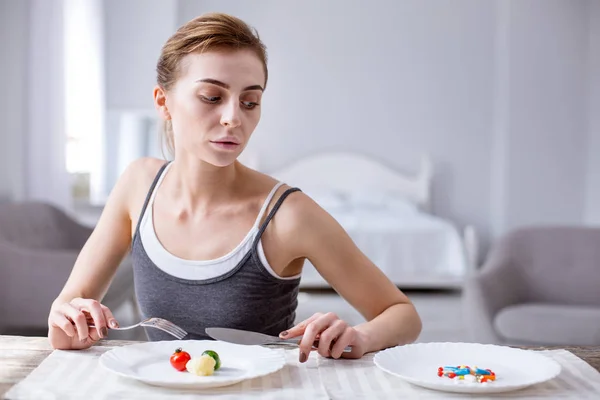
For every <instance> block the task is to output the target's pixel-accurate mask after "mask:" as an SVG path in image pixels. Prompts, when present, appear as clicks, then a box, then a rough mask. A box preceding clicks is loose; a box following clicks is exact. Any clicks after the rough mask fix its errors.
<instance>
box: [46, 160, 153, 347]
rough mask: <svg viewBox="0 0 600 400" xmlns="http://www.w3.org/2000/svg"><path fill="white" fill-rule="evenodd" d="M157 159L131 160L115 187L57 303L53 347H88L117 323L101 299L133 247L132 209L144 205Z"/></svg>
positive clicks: (52, 323)
mask: <svg viewBox="0 0 600 400" xmlns="http://www.w3.org/2000/svg"><path fill="white" fill-rule="evenodd" d="M156 161H158V160H152V159H141V160H138V161H136V162H134V163H132V164H131V165H130V166H129V167H128V168H127V169H126V171H125V172H124V173H123V175H122V176H121V177H120V178H119V180H118V182H117V184H116V185H115V187H114V188H113V190H112V192H111V194H110V196H109V198H108V201H107V203H106V206H105V207H104V210H103V212H102V215H101V217H100V219H99V221H98V224H97V225H96V227H95V229H94V231H93V232H92V234H91V235H90V237H89V239H88V240H87V242H86V243H85V245H84V246H83V248H82V250H81V252H80V253H79V255H78V257H77V260H76V261H75V265H74V266H73V269H72V271H71V274H70V276H69V278H68V280H67V282H66V284H65V286H64V287H63V289H62V291H61V292H60V294H59V295H58V297H57V298H56V300H54V302H53V303H52V307H51V310H50V315H49V318H48V325H49V332H48V335H49V338H50V342H51V344H52V345H53V347H55V348H63V349H65V348H67V349H68V348H86V347H89V346H90V345H91V344H92V343H93V342H94V341H96V340H98V338H100V337H104V336H106V334H107V327H108V326H109V324H110V323H114V324H116V323H117V322H116V321H115V319H114V316H113V315H112V313H111V311H110V310H109V309H108V308H107V307H105V306H104V305H102V304H100V301H101V299H102V297H103V296H104V294H105V293H106V291H107V290H108V287H109V285H110V282H111V280H112V278H113V276H114V274H115V272H116V270H117V268H118V266H119V264H120V262H121V261H122V260H123V257H124V256H125V254H126V252H127V251H128V249H129V246H130V244H131V234H132V228H131V224H132V223H131V217H130V215H131V213H130V210H132V209H134V207H135V208H140V207H141V203H140V204H137V202H139V195H138V193H139V192H140V191H139V189H141V188H140V187H139V186H140V185H141V184H144V183H145V182H146V181H147V178H146V176H147V175H148V171H149V169H151V168H152V167H153V164H156ZM152 169H153V168H152ZM144 186H147V184H145V185H144ZM146 190H147V188H146ZM134 201H135V202H136V204H133V203H134ZM89 318H92V319H93V323H94V325H95V326H96V330H95V331H90V330H89V329H88V327H87V325H88V319H89ZM71 321H72V322H73V323H74V325H73V323H72V322H71Z"/></svg>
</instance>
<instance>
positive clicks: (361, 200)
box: [347, 190, 419, 214]
mask: <svg viewBox="0 0 600 400" xmlns="http://www.w3.org/2000/svg"><path fill="white" fill-rule="evenodd" d="M347 199H348V203H349V205H350V206H351V207H353V208H359V209H376V210H389V211H393V212H394V213H406V214H413V213H417V212H418V211H419V210H418V207H417V206H416V204H414V203H413V202H411V201H410V200H408V199H406V198H404V197H400V196H398V195H395V194H392V193H389V192H385V191H377V190H371V191H359V192H352V193H349V194H348V196H347Z"/></svg>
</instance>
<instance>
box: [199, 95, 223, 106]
mask: <svg viewBox="0 0 600 400" xmlns="http://www.w3.org/2000/svg"><path fill="white" fill-rule="evenodd" d="M201 97H202V100H203V101H205V102H207V103H210V104H216V103H218V102H219V100H221V98H220V97H219V96H201Z"/></svg>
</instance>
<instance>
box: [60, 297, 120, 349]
mask: <svg viewBox="0 0 600 400" xmlns="http://www.w3.org/2000/svg"><path fill="white" fill-rule="evenodd" d="M88 325H94V326H95V327H94V328H90V327H88ZM118 326H119V324H118V322H117V320H116V319H115V317H114V316H113V314H112V312H111V311H110V310H109V309H108V307H106V306H105V305H102V304H100V302H98V301H97V300H93V299H82V298H75V299H73V300H71V301H70V302H66V303H58V304H54V305H53V306H52V308H51V309H50V316H49V317H48V328H49V329H48V338H49V339H50V344H51V345H52V347H53V348H55V349H60V350H79V349H87V348H89V347H91V346H92V345H93V344H94V343H96V342H97V341H98V340H100V339H101V338H105V337H107V336H108V328H109V327H112V328H117V327H118Z"/></svg>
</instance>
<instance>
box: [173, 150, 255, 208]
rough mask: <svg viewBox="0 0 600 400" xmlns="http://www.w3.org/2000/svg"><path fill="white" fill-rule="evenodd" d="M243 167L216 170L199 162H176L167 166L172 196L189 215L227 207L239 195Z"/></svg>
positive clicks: (237, 165) (235, 164)
mask: <svg viewBox="0 0 600 400" xmlns="http://www.w3.org/2000/svg"><path fill="white" fill-rule="evenodd" d="M243 168H244V167H243V166H242V165H241V164H240V163H239V162H237V161H236V162H234V163H233V164H231V165H228V166H226V167H216V166H214V165H211V164H209V163H207V162H204V161H200V160H193V161H189V160H181V159H176V160H175V161H173V165H171V174H168V175H171V176H172V178H171V179H172V180H171V183H170V185H169V186H170V187H171V188H172V190H173V191H172V194H173V195H174V196H175V197H176V198H177V199H178V202H179V201H181V203H180V204H181V206H183V208H185V209H187V210H188V211H189V212H192V213H194V214H195V213H197V212H200V213H209V212H210V211H211V210H214V209H215V208H219V206H222V205H225V204H228V203H231V200H232V199H234V198H235V197H236V194H237V193H238V192H239V189H240V185H239V182H240V181H241V175H242V174H243V173H244V172H243Z"/></svg>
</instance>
